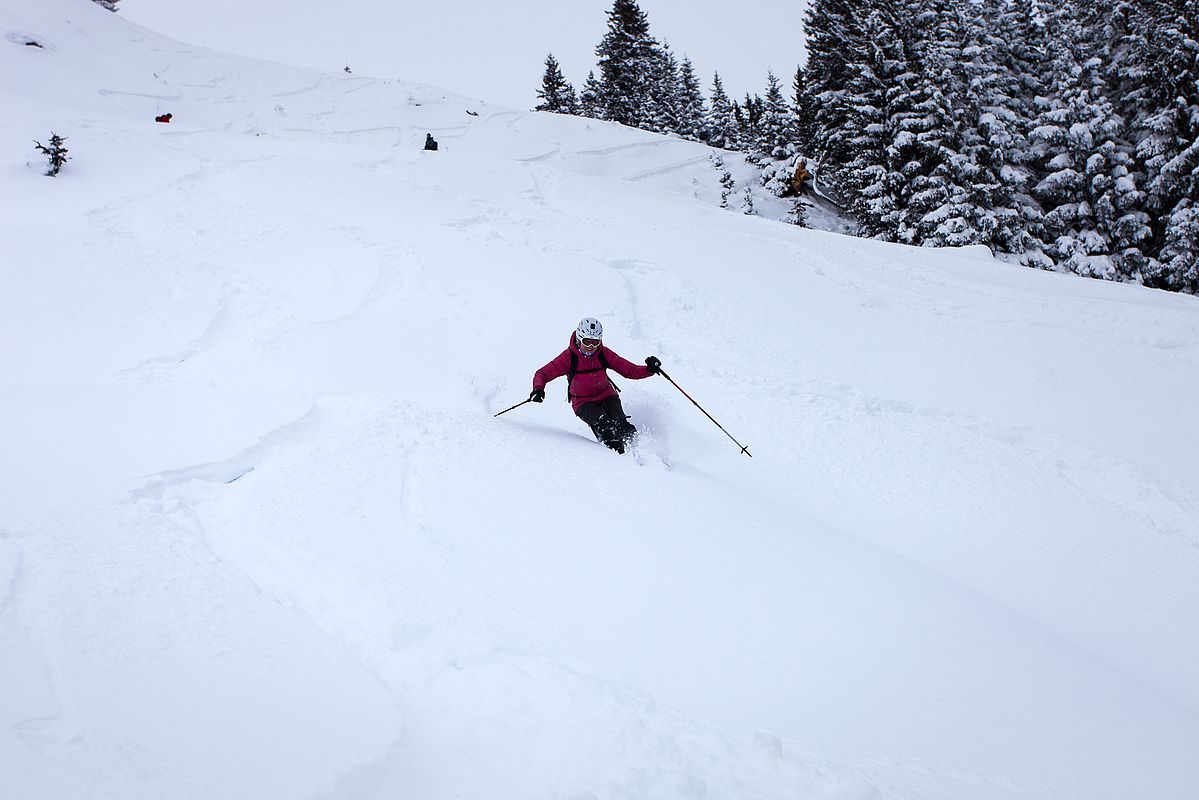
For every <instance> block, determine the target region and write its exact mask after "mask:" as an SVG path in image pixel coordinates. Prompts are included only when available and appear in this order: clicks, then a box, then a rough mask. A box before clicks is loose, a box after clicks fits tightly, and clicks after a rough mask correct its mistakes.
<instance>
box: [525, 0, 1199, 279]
mask: <svg viewBox="0 0 1199 800" xmlns="http://www.w3.org/2000/svg"><path fill="white" fill-rule="evenodd" d="M805 35H806V42H807V59H806V62H805V63H804V64H802V65H800V66H799V67H797V69H796V72H795V75H794V78H793V81H792V84H791V87H790V89H791V91H790V96H789V97H784V94H783V91H782V87H781V85H780V79H779V78H778V77H776V76H774V75H773V74H768V75H767V76H766V84H767V85H766V94H765V96H764V97H763V96H760V95H754V96H749V95H747V96H746V97H745V98H744V100H742V101H738V100H736V99H732V100H730V99H729V98H728V97H727V95H725V92H724V88H723V86H722V84H721V81H720V76H719V74H717V75H715V76H714V77H713V80H712V84H711V87H710V90H709V98H708V100H707V101H705V100H704V98H703V97H702V94H701V92H700V89H699V83H698V79H697V77H696V75H695V73H694V71H693V70H692V69H691V65H690V62H689V61H688V60H687V59H686V58H684V59H683V60H682V62H680V61H679V60H678V58H677V57H676V56H675V55H674V53H673V52H671V49H670V47H669V46H668V45H666V44H664V43H661V42H659V40H658V39H657V38H655V36H654V35H653V34H651V32H650V26H649V18H648V13H647V12H645V11H643V10H642V9H641V8H640V6H639V5H638V4H637V2H636V0H615V1H614V3H613V5H612V9H611V11H610V12H609V13H608V30H607V32H606V33H605V34H604V35H603V38H602V40H601V41H600V44H599V46H598V47H597V48H596V55H597V57H598V59H599V63H598V67H599V70H600V77H599V78H595V76H594V74H593V75H592V76H591V78H590V79H589V81H588V83H587V85H586V86H585V88H584V89H583V98H582V101H581V102H579V101H578V100H577V99H576V97H575V91H574V87H573V86H572V85H571V84H570V83H569V82H568V81H567V80H566V78H565V76H563V75H562V73H561V71H560V69H559V68H558V65H557V61H556V60H553V57H552V56H550V58H549V59H547V63H546V72H545V77H544V79H543V84H542V88H541V90H540V91H539V94H538V96H539V97H540V98H541V102H540V103H539V104H538V106H537V108H538V109H539V110H546V111H554V112H557V113H565V114H581V115H583V116H589V117H594V118H597V119H603V120H613V121H616V122H619V123H621V124H624V125H630V126H633V127H636V128H641V129H643V130H648V131H655V132H660V133H672V134H676V135H678V136H681V137H683V138H687V139H694V140H696V141H702V142H707V143H709V144H713V145H715V146H718V147H723V148H728V149H733V150H739V151H744V153H745V154H746V158H747V159H748V160H749V161H751V162H752V163H755V164H758V165H760V166H762V167H763V174H762V176H761V178H760V179H759V180H760V182H761V183H762V184H764V185H766V186H767V187H769V188H770V190H771V192H772V193H773V194H775V195H778V196H786V194H787V193H788V184H787V183H786V182H785V181H779V180H775V178H776V176H777V175H778V173H779V172H780V170H781V169H783V168H784V167H785V168H786V169H788V170H794V168H795V166H796V164H797V162H798V161H799V160H800V159H803V160H804V162H805V164H807V165H809V166H810V167H811V168H812V169H813V171H814V172H815V173H816V176H817V179H818V187H816V188H818V190H822V191H823V193H824V194H825V195H826V196H827V198H831V199H832V200H833V202H835V203H837V204H838V205H839V206H840V207H841V208H842V209H844V210H845V211H846V212H848V214H849V216H851V217H852V219H853V220H854V222H855V223H856V226H857V230H856V232H857V233H858V234H860V235H863V236H870V237H873V238H877V239H881V240H883V241H888V242H901V243H904V244H914V245H922V246H928V247H944V246H960V245H973V244H981V245H985V246H987V247H988V248H990V249H991V250H992V251H993V252H995V253H997V254H999V255H1000V256H1002V257H1005V258H1007V259H1009V260H1012V261H1016V262H1019V263H1023V264H1027V265H1029V266H1033V267H1040V268H1044V269H1057V270H1063V271H1069V272H1073V273H1077V274H1079V275H1085V276H1089V277H1095V278H1103V279H1107V280H1117V281H1133V282H1137V283H1142V284H1144V285H1147V286H1153V287H1159V288H1163V289H1171V290H1175V291H1182V292H1189V293H1192V294H1193V293H1195V292H1199V11H1197V10H1196V7H1195V4H1194V2H1191V0H1065V1H1064V2H1050V1H1049V0H967V1H966V2H953V3H947V2H935V1H934V0H906V1H905V2H898V3H885V4H882V5H880V4H878V3H876V2H873V0H813V1H812V3H811V5H810V6H809V8H808V15H807V21H806V25H805ZM780 162H782V163H780ZM792 221H796V220H792Z"/></svg>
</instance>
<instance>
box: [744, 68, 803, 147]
mask: <svg viewBox="0 0 1199 800" xmlns="http://www.w3.org/2000/svg"><path fill="white" fill-rule="evenodd" d="M754 133H755V135H754V138H753V140H752V143H751V146H750V158H751V160H756V161H758V162H759V163H765V162H768V161H779V160H782V159H786V158H789V157H790V156H792V155H794V153H795V139H796V136H795V118H794V116H792V114H791V108H790V105H789V104H788V103H787V100H786V98H785V97H784V96H783V88H782V84H780V83H779V79H778V78H777V77H775V74H774V73H773V72H770V71H768V72H767V73H766V96H765V97H764V98H762V104H761V111H760V114H759V117H758V120H757V124H756V126H755V131H754Z"/></svg>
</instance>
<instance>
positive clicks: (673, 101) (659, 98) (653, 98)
mask: <svg viewBox="0 0 1199 800" xmlns="http://www.w3.org/2000/svg"><path fill="white" fill-rule="evenodd" d="M653 52H654V62H653V65H652V69H651V71H650V73H649V80H650V84H649V101H650V108H649V109H648V114H647V116H648V118H649V119H648V122H647V123H646V124H645V125H643V126H642V127H644V128H645V129H646V130H650V131H653V132H655V133H678V131H679V126H680V122H679V117H680V107H681V106H682V104H683V98H682V95H683V86H682V81H681V80H680V78H679V62H678V60H677V59H676V58H675V57H674V53H673V52H672V51H671V49H670V44H669V43H668V42H663V43H662V46H661V47H658V48H655V49H654V51H653Z"/></svg>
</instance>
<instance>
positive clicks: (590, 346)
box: [579, 339, 600, 350]
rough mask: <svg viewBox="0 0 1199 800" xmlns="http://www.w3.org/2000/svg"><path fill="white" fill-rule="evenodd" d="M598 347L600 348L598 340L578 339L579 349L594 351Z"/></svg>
mask: <svg viewBox="0 0 1199 800" xmlns="http://www.w3.org/2000/svg"><path fill="white" fill-rule="evenodd" d="M599 346H600V340H599V339H580V340H579V347H582V348H585V349H587V350H594V349H595V348H597V347H599Z"/></svg>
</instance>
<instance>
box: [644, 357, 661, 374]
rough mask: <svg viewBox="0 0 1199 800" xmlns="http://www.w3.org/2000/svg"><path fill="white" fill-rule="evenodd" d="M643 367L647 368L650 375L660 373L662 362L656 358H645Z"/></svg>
mask: <svg viewBox="0 0 1199 800" xmlns="http://www.w3.org/2000/svg"><path fill="white" fill-rule="evenodd" d="M645 366H647V367H649V371H650V373H651V374H654V375H657V374H658V373H659V372H661V371H662V362H661V361H659V360H658V357H657V356H646V357H645Z"/></svg>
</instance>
